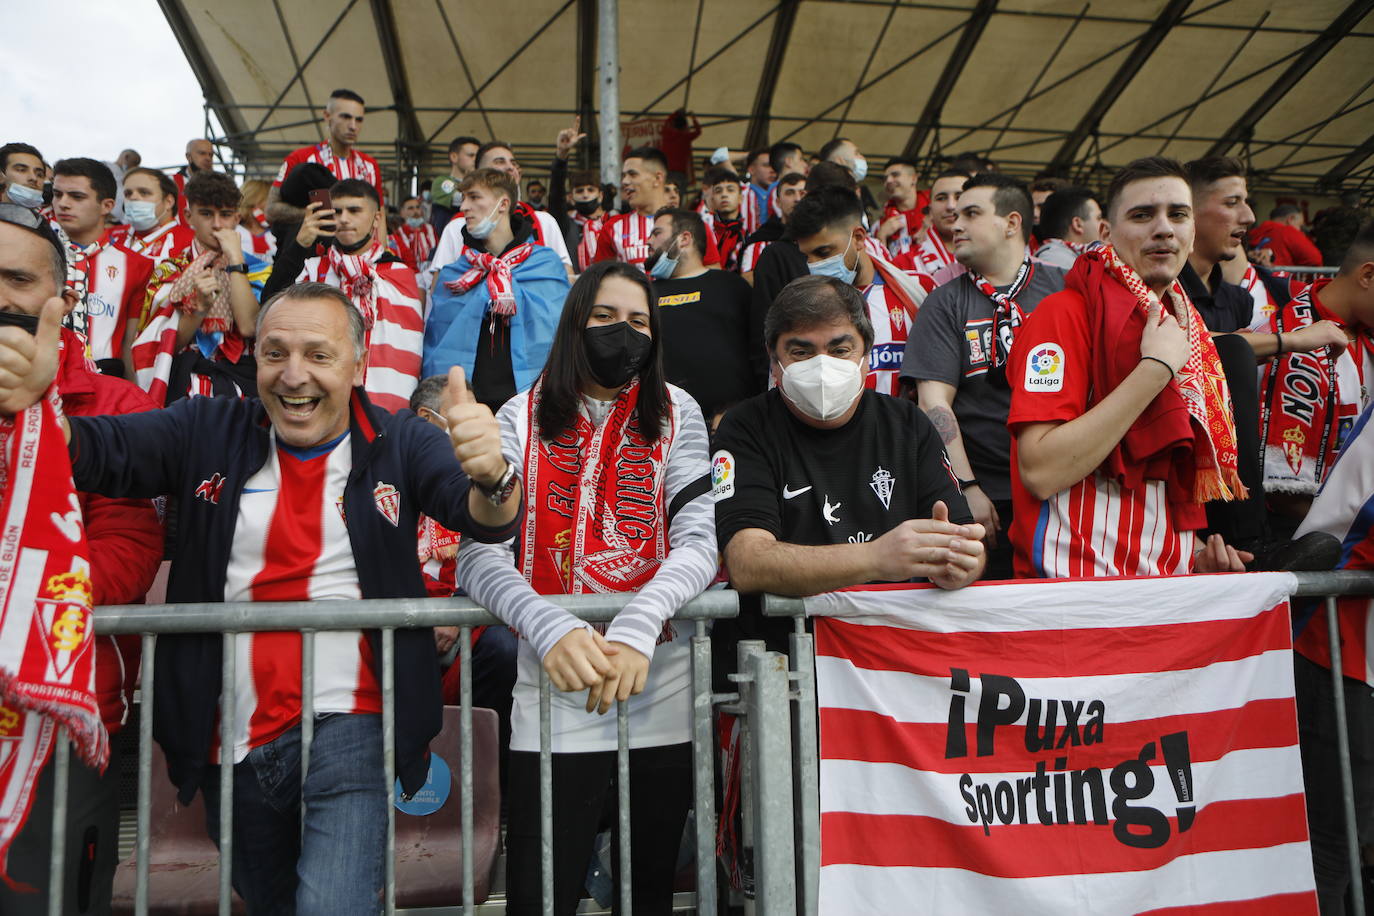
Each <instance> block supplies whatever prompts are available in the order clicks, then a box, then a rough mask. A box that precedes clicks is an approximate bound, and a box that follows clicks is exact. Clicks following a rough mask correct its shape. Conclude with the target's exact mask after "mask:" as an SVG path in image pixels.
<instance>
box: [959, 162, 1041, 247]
mask: <svg viewBox="0 0 1374 916" xmlns="http://www.w3.org/2000/svg"><path fill="white" fill-rule="evenodd" d="M974 188H992V207H993V210H994V211H995V212H996V213H997V215H998V216H1010V215H1011V214H1012V213H1020V214H1021V241H1023V242H1029V241H1030V237H1031V224H1032V223H1034V222H1035V205H1034V204H1032V203H1031V196H1030V192H1029V191H1027V190H1026V186H1025V185H1024V184H1023V183H1021V182H1020V181H1018V180H1016V179H1015V178H1012V177H1011V176H1010V175H1003V174H1002V173H1001V172H979V173H978V174H977V175H974V176H973V177H972V178H970V179H969V180H968V181H966V182H964V192H965V193H967V192H969V191H971V190H973V189H974Z"/></svg>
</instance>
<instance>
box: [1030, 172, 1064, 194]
mask: <svg viewBox="0 0 1374 916" xmlns="http://www.w3.org/2000/svg"><path fill="white" fill-rule="evenodd" d="M1068 186H1069V180H1068V179H1067V178H1060V177H1059V176H1058V175H1040V176H1037V177H1036V178H1035V179H1033V180H1032V181H1031V186H1030V189H1031V190H1032V191H1049V192H1050V193H1051V194H1053V193H1054V192H1055V191H1060V190H1063V189H1064V188H1067V187H1068Z"/></svg>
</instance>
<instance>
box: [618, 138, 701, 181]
mask: <svg viewBox="0 0 1374 916" xmlns="http://www.w3.org/2000/svg"><path fill="white" fill-rule="evenodd" d="M631 159H639V160H641V161H642V162H650V163H653V164H654V165H656V166H658V168H659V170H660V171H662V172H663V173H665V174H666V173H667V172H668V157H666V156H664V155H663V151H662V150H660V149H659V148H658V147H656V146H638V147H635V148H634V149H632V150H630V151H629V152H628V153H626V154H625V160H624V161H626V162H629V161H630V160H631ZM683 190H684V191H685V190H686V188H683Z"/></svg>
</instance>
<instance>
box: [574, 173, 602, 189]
mask: <svg viewBox="0 0 1374 916" xmlns="http://www.w3.org/2000/svg"><path fill="white" fill-rule="evenodd" d="M573 188H596V189H597V190H598V191H599V190H601V176H600V175H598V174H597V173H596V171H595V170H593V169H578V170H577V171H575V172H573V173H572V174H571V175H569V176H568V190H570V191H571V190H572V189H573Z"/></svg>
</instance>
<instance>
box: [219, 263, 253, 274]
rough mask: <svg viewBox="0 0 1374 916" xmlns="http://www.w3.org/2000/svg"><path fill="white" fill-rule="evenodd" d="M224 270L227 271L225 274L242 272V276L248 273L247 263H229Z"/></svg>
mask: <svg viewBox="0 0 1374 916" xmlns="http://www.w3.org/2000/svg"><path fill="white" fill-rule="evenodd" d="M224 272H225V273H227V274H243V275H244V276H247V275H248V265H247V264H230V265H229V266H228V267H226V268H224Z"/></svg>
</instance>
